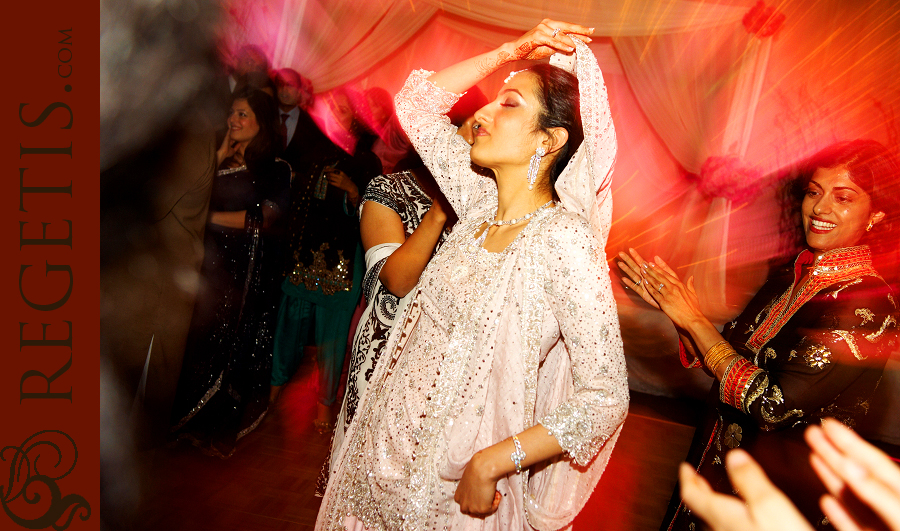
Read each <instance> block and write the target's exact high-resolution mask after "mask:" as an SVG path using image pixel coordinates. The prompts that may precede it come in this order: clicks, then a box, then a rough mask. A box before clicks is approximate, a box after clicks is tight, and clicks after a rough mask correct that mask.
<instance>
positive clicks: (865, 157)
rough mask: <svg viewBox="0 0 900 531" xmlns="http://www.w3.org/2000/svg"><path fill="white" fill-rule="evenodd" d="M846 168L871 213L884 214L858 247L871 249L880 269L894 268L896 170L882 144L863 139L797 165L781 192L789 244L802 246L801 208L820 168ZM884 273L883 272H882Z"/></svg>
mask: <svg viewBox="0 0 900 531" xmlns="http://www.w3.org/2000/svg"><path fill="white" fill-rule="evenodd" d="M838 167H844V168H847V171H848V173H849V176H850V180H851V181H853V182H854V183H855V184H857V185H859V187H860V188H862V189H863V191H865V192H866V193H867V194H868V195H869V199H870V200H871V202H872V210H871V211H872V212H884V219H882V220H881V222H879V223H876V224H875V225H874V226H873V227H872V230H871V231H869V232H866V233H865V234H863V236H862V239H861V240H860V242H859V243H860V244H866V245H868V246H869V247H871V248H872V253H873V255H874V256H875V257H876V259H877V258H879V257H884V258H886V260H878V261H879V264H878V265H879V269H882V268H887V267H893V265H894V264H893V262H894V261H895V260H894V256H893V255H895V254H896V252H897V245H896V236H895V228H896V227H895V225H896V223H897V222H898V221H900V198H898V196H897V184H898V178H900V168H898V165H897V162H896V159H895V157H894V155H893V154H892V153H891V152H890V151H889V150H888V149H887V148H886V147H884V146H883V145H881V144H880V143H878V142H876V141H874V140H866V139H858V140H851V141H846V142H838V143H836V144H832V145H830V146H828V147H826V148H824V149H822V150H821V151H819V152H818V153H816V154H815V155H813V156H811V157H809V158H808V159H807V160H806V161H804V162H803V163H801V164H800V167H799V168H798V173H797V176H796V177H795V178H793V179H792V180H790V181H789V182H788V183H787V184H786V186H785V187H784V189H783V192H782V198H783V200H784V201H785V203H786V208H785V213H786V214H787V219H786V224H787V227H788V229H789V230H792V231H793V238H792V241H791V242H790V243H791V244H792V245H793V246H794V248H795V249H799V248H802V247H803V246H804V244H805V240H804V233H803V220H802V216H801V208H802V204H803V198H804V196H805V195H806V189H807V186H808V185H809V181H810V180H812V178H813V175H814V174H815V173H816V170H817V169H819V168H838ZM882 273H885V271H882Z"/></svg>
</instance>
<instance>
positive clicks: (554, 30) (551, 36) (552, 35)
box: [550, 28, 560, 39]
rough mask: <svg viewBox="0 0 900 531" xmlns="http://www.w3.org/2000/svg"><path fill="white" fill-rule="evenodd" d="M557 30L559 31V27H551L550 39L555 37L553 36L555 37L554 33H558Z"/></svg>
mask: <svg viewBox="0 0 900 531" xmlns="http://www.w3.org/2000/svg"><path fill="white" fill-rule="evenodd" d="M559 31H560V29H559V28H554V29H553V33H552V34H550V38H551V39H555V38H556V34H557V33H559Z"/></svg>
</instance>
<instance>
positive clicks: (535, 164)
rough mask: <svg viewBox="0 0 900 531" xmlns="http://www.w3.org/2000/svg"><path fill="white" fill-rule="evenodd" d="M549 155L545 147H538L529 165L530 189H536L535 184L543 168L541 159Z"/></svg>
mask: <svg viewBox="0 0 900 531" xmlns="http://www.w3.org/2000/svg"><path fill="white" fill-rule="evenodd" d="M546 154H547V151H546V150H545V149H544V148H543V146H541V147H538V148H537V149H536V150H535V151H534V155H532V156H531V163H530V164H528V189H529V190H531V189H532V188H534V182H535V181H537V175H538V170H539V169H540V168H541V158H542V157H543V156H544V155H546Z"/></svg>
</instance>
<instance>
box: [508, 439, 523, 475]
mask: <svg viewBox="0 0 900 531" xmlns="http://www.w3.org/2000/svg"><path fill="white" fill-rule="evenodd" d="M512 441H513V444H514V445H515V446H516V451H515V452H513V453H511V454H509V458H510V459H512V462H513V463H514V464H515V465H516V474H519V473H521V472H522V460H523V459H525V452H523V451H522V444H521V443H520V442H519V438H518V437H516V436H515V435H513V436H512Z"/></svg>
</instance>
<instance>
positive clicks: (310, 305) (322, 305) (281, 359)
mask: <svg viewBox="0 0 900 531" xmlns="http://www.w3.org/2000/svg"><path fill="white" fill-rule="evenodd" d="M364 271H365V262H364V261H363V252H362V247H358V248H357V251H356V258H355V260H354V264H353V276H352V281H353V287H352V288H351V290H350V291H340V292H337V293H335V294H333V295H326V294H325V293H323V292H322V290H321V289H316V290H315V291H311V290H308V289H306V287H305V286H304V285H302V284H301V285H300V286H296V285H294V284H293V283H292V282H291V279H290V277H288V278H285V279H284V282H283V283H282V284H281V292H282V296H281V305H280V307H279V309H278V322H277V325H276V329H275V364H274V366H273V367H272V385H284V384H285V383H287V381H288V380H290V378H291V376H292V375H293V374H294V373H295V372H296V371H297V367H298V365H299V364H300V359H301V355H302V352H303V347H304V345H308V344H314V345H316V348H317V349H318V352H317V356H318V358H319V394H318V399H319V402H320V403H322V404H323V405H325V406H331V405H332V404H333V403H334V401H335V399H336V398H337V388H338V384H339V383H340V377H341V369H342V368H343V365H344V352H345V350H346V348H347V337H348V335H349V333H350V321H351V319H352V318H353V312H354V310H355V309H356V304H357V302H358V301H359V297H360V292H361V285H362V275H363V272H364ZM310 325H312V326H310ZM310 336H312V337H310ZM310 340H312V342H310Z"/></svg>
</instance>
